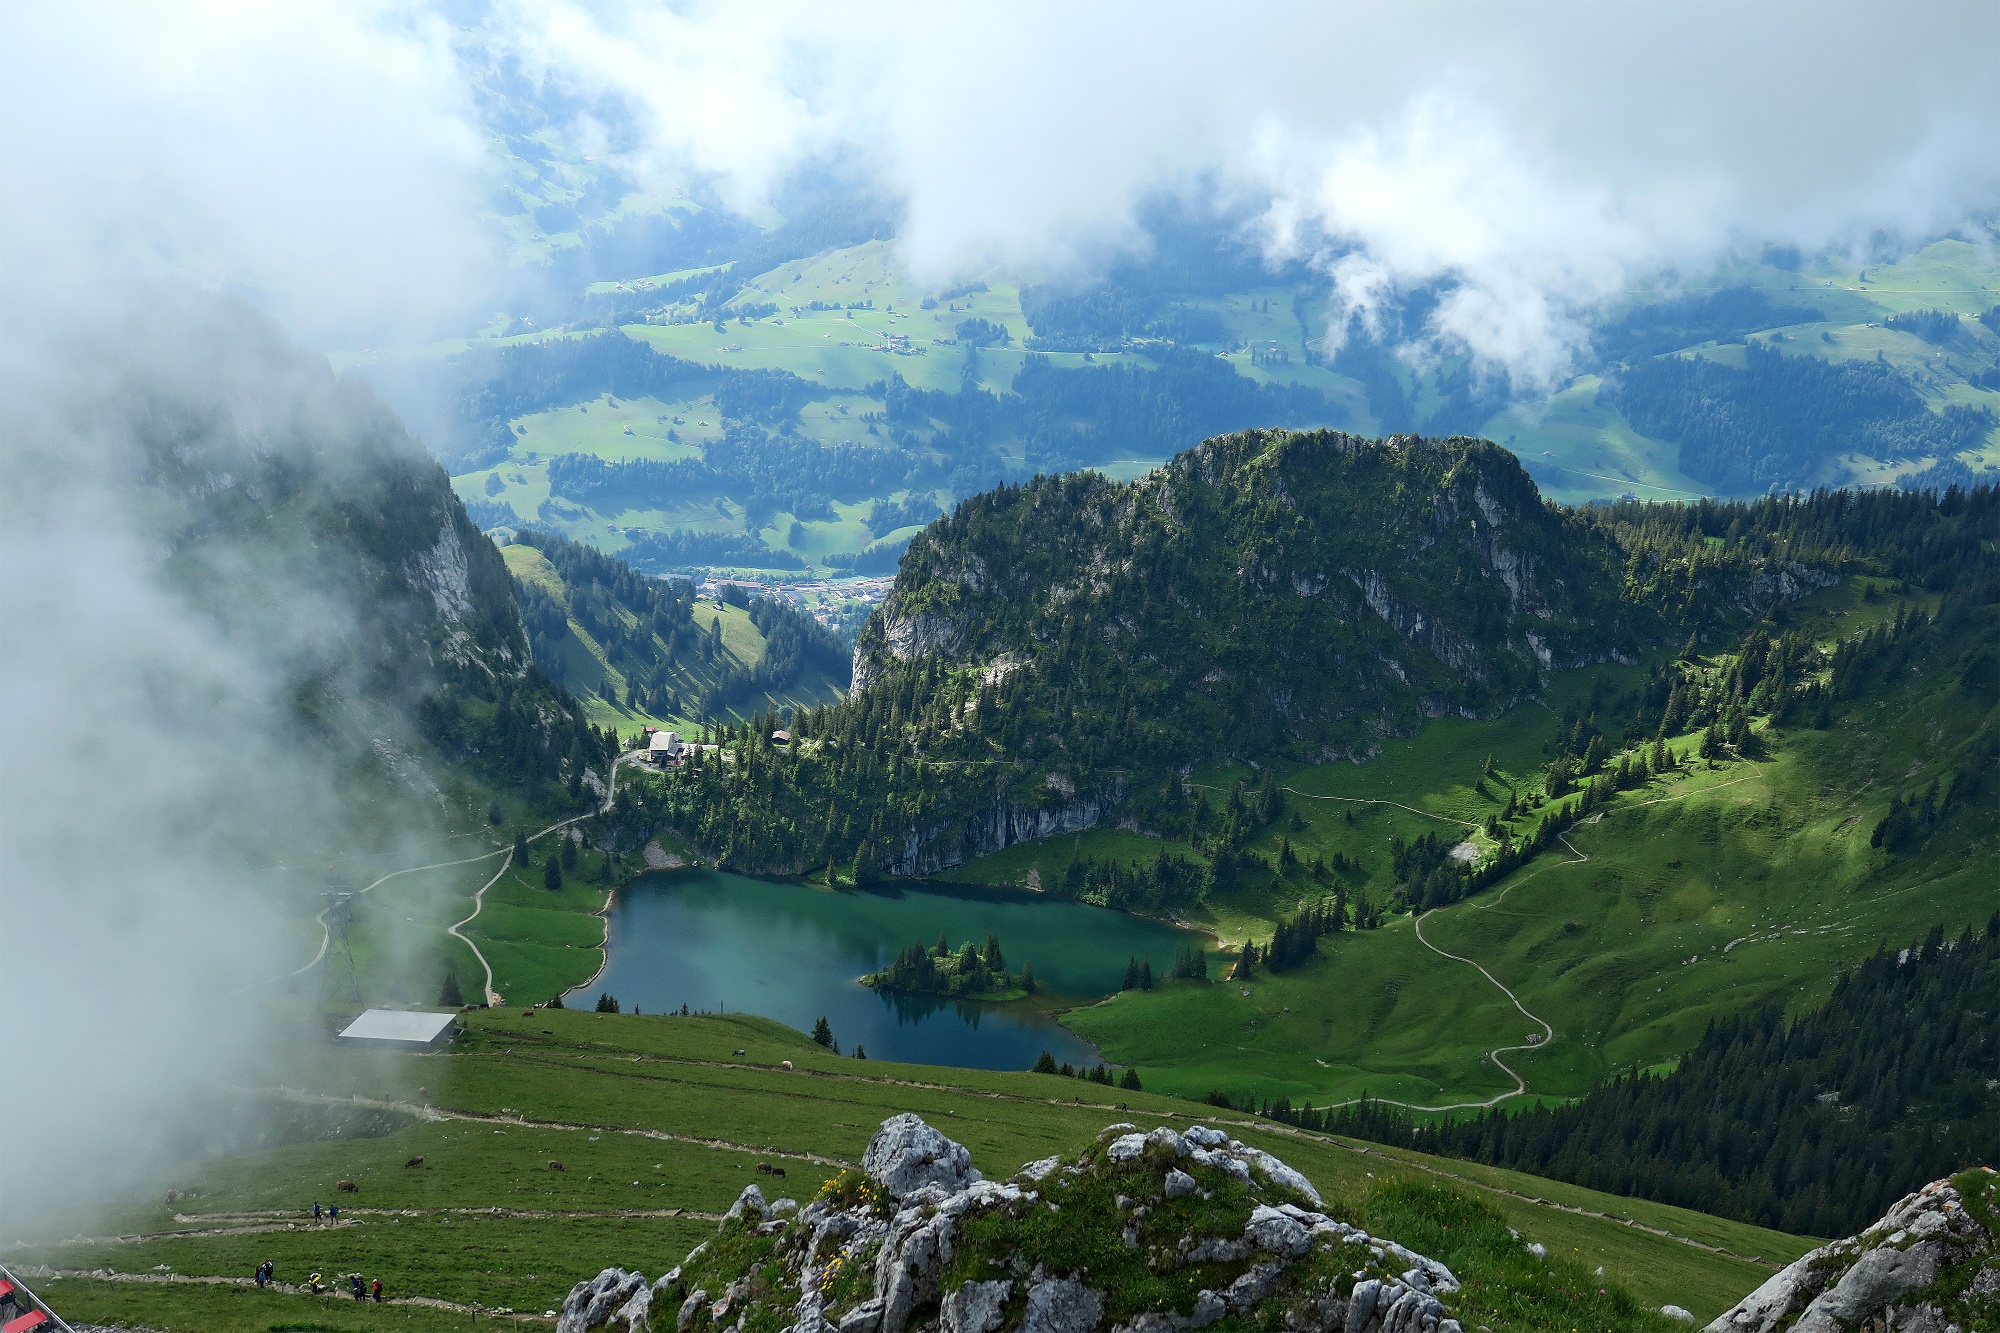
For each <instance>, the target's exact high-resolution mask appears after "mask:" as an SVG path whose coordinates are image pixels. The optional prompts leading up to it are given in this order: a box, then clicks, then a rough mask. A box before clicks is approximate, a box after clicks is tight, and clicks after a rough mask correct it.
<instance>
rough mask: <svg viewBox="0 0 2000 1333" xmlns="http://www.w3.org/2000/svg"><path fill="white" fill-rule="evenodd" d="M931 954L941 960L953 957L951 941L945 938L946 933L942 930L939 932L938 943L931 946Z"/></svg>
mask: <svg viewBox="0 0 2000 1333" xmlns="http://www.w3.org/2000/svg"><path fill="white" fill-rule="evenodd" d="M931 953H933V954H934V955H936V956H937V957H939V958H949V957H950V956H951V941H950V940H948V939H946V938H945V936H944V932H943V931H941V930H940V931H939V932H938V937H937V943H936V944H933V945H932V946H931Z"/></svg>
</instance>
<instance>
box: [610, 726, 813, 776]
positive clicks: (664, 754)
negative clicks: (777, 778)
mask: <svg viewBox="0 0 2000 1333" xmlns="http://www.w3.org/2000/svg"><path fill="white" fill-rule="evenodd" d="M645 736H646V762H647V763H649V764H652V765H654V766H655V767H658V768H678V767H679V766H680V765H682V764H684V763H686V762H687V760H688V756H689V755H691V754H693V753H694V752H695V751H696V750H698V749H699V750H720V749H721V748H722V747H721V746H719V745H698V744H696V743H695V742H693V741H688V740H683V739H681V734H680V733H679V732H678V731H666V730H663V729H661V728H657V727H647V728H646V731H645ZM771 743H772V744H773V745H790V744H791V743H792V733H791V732H789V731H784V730H779V731H774V732H772V733H771Z"/></svg>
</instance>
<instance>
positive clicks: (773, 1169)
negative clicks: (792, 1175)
mask: <svg viewBox="0 0 2000 1333" xmlns="http://www.w3.org/2000/svg"><path fill="white" fill-rule="evenodd" d="M757 1169H758V1170H759V1171H762V1172H763V1173H764V1174H765V1175H767V1176H782V1175H784V1174H785V1168H784V1167H782V1166H772V1165H771V1164H770V1163H769V1162H759V1163H757Z"/></svg>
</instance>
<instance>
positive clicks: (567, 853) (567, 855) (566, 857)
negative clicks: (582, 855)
mask: <svg viewBox="0 0 2000 1333" xmlns="http://www.w3.org/2000/svg"><path fill="white" fill-rule="evenodd" d="M562 868H563V869H564V870H574V869H576V840H575V839H574V838H569V837H565V838H564V839H563V840H562Z"/></svg>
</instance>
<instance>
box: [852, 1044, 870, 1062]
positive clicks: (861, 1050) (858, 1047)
mask: <svg viewBox="0 0 2000 1333" xmlns="http://www.w3.org/2000/svg"><path fill="white" fill-rule="evenodd" d="M854 1058H855V1059H857V1060H866V1059H867V1058H868V1048H867V1047H866V1046H863V1045H862V1044H861V1043H860V1042H856V1043H854Z"/></svg>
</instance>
